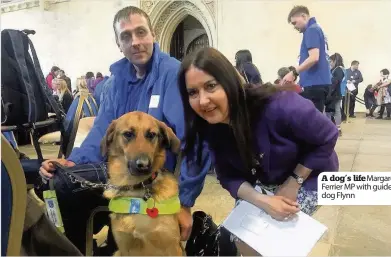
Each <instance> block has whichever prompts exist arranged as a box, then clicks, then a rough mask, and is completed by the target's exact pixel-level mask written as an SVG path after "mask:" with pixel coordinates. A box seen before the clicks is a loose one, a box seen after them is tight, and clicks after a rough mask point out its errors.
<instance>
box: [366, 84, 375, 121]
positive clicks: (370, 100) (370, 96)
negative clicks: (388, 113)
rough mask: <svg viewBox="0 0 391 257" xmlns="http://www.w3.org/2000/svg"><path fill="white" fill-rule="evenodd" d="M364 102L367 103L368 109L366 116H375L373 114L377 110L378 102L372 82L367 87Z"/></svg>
mask: <svg viewBox="0 0 391 257" xmlns="http://www.w3.org/2000/svg"><path fill="white" fill-rule="evenodd" d="M364 103H365V108H366V109H367V112H366V114H365V116H366V117H370V118H374V117H375V116H373V112H374V111H375V109H376V107H377V104H376V98H375V94H374V87H373V85H372V84H369V85H368V86H367V87H366V88H365V92H364Z"/></svg>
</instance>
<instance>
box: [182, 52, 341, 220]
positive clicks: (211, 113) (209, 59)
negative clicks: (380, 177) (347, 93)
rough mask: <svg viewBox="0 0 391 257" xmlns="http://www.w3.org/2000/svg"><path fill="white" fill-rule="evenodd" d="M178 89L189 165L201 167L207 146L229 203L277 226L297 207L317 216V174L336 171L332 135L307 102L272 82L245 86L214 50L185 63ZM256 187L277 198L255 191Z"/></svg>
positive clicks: (326, 122) (334, 136)
mask: <svg viewBox="0 0 391 257" xmlns="http://www.w3.org/2000/svg"><path fill="white" fill-rule="evenodd" d="M178 85H179V90H180V94H181V97H182V101H183V105H184V113H185V121H186V135H185V140H184V143H185V146H184V151H183V155H184V157H185V158H187V160H188V162H201V148H200V147H197V146H199V145H203V144H204V143H206V144H207V145H208V146H209V149H210V154H211V156H212V162H213V165H214V167H215V169H216V173H217V176H218V179H219V181H220V183H221V185H222V186H223V187H224V188H225V189H227V190H228V191H229V192H230V193H231V195H232V196H233V197H234V198H236V199H243V200H245V201H247V202H250V203H252V204H254V205H255V206H258V207H259V208H262V209H264V210H265V211H266V212H267V213H268V214H270V215H271V216H272V217H273V218H275V219H278V220H285V219H287V218H289V217H290V216H291V215H293V214H295V213H296V212H298V211H299V208H300V209H301V210H302V211H304V212H305V213H307V214H309V215H311V214H312V213H313V212H314V211H315V209H316V206H317V177H318V175H319V174H320V173H321V172H323V171H338V158H337V155H336V153H335V151H334V146H335V144H336V141H337V138H338V131H337V129H336V127H335V126H334V124H333V123H332V122H331V121H330V120H329V119H328V118H327V117H326V116H325V115H323V114H322V113H321V112H319V111H318V110H317V109H316V108H315V106H314V105H313V103H312V102H311V101H309V100H307V99H305V98H303V97H301V96H300V95H299V94H297V93H295V92H292V91H280V90H279V89H278V88H277V87H275V86H273V85H271V84H265V85H262V86H255V85H243V84H242V83H241V80H240V78H239V75H238V73H237V72H235V68H234V67H233V66H232V65H231V63H230V62H229V61H228V59H227V58H226V57H225V56H224V55H222V54H221V53H220V52H219V51H217V50H216V49H214V48H203V49H200V50H199V51H198V52H196V53H194V54H193V55H189V56H187V57H185V60H184V61H183V62H182V65H181V68H180V71H179V75H178ZM188 179H192V178H191V177H189V178H188ZM255 185H260V186H262V187H263V188H265V189H266V190H270V191H271V192H274V193H275V195H274V196H267V195H263V194H261V193H258V192H257V191H256V190H255V189H254V186H255ZM299 204H300V205H299Z"/></svg>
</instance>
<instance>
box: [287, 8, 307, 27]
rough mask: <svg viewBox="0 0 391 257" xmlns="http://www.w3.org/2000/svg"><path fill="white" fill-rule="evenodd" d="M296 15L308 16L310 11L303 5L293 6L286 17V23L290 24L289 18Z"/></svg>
mask: <svg viewBox="0 0 391 257" xmlns="http://www.w3.org/2000/svg"><path fill="white" fill-rule="evenodd" d="M298 14H307V15H310V11H309V10H308V7H307V6H304V5H295V6H294V7H293V8H292V10H291V11H290V12H289V15H288V23H291V18H292V17H293V16H295V15H298Z"/></svg>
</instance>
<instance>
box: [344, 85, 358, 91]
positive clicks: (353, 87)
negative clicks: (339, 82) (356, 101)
mask: <svg viewBox="0 0 391 257" xmlns="http://www.w3.org/2000/svg"><path fill="white" fill-rule="evenodd" d="M346 87H347V88H348V90H349V91H353V90H356V87H355V86H354V84H353V83H346Z"/></svg>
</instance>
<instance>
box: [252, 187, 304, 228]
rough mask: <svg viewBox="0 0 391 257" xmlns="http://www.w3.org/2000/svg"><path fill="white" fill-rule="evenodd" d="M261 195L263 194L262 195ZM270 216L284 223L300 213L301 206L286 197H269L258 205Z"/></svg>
mask: <svg viewBox="0 0 391 257" xmlns="http://www.w3.org/2000/svg"><path fill="white" fill-rule="evenodd" d="M260 195H261V194H260ZM257 206H258V207H260V208H261V209H263V210H264V211H265V212H266V213H267V214H269V215H270V216H271V217H272V218H273V219H276V220H279V221H283V220H285V219H287V218H289V217H290V216H291V215H293V214H295V213H297V212H299V211H300V209H299V204H298V203H297V202H295V201H292V200H290V199H288V198H286V197H284V196H276V195H273V196H267V198H266V199H264V200H263V201H260V204H259V205H257Z"/></svg>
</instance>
